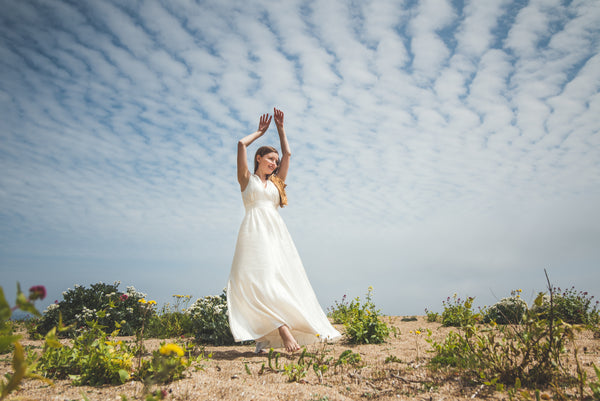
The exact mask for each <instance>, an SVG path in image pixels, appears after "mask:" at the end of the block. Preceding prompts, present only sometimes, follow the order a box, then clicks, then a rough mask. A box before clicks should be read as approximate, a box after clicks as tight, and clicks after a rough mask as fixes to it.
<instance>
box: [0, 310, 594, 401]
mask: <svg viewBox="0 0 600 401" xmlns="http://www.w3.org/2000/svg"><path fill="white" fill-rule="evenodd" d="M385 319H386V320H389V322H390V323H391V324H392V325H393V326H394V327H396V328H397V329H398V333H397V335H396V336H394V335H392V336H391V338H390V339H389V340H388V341H387V342H386V343H384V344H379V345H350V344H346V343H345V342H344V341H343V340H342V341H340V342H338V343H335V344H327V345H326V347H325V350H326V351H327V355H328V356H332V357H334V359H335V360H337V358H338V356H339V355H340V354H341V353H342V352H343V351H345V350H347V349H351V350H352V352H358V353H359V354H360V355H361V357H362V363H361V364H360V365H359V366H356V367H344V368H341V369H337V370H334V369H333V368H332V369H331V370H330V371H328V372H327V373H325V375H324V377H323V379H322V381H321V382H320V381H319V378H318V377H317V376H316V374H315V373H314V372H313V371H312V370H310V371H309V372H308V374H307V375H306V377H305V378H304V379H303V380H302V381H301V382H300V383H298V382H293V383H290V382H288V377H287V376H286V375H285V374H283V373H277V372H272V371H268V370H266V371H264V372H263V373H262V374H260V370H261V366H262V365H263V363H264V364H265V365H267V364H268V358H267V356H266V355H256V354H254V353H253V350H254V347H253V346H252V345H243V346H230V347H210V346H208V347H206V348H205V354H206V355H208V354H212V356H211V357H210V358H208V357H207V358H205V359H204V360H203V361H202V362H201V365H202V370H196V369H194V368H193V367H192V368H190V369H188V370H187V371H186V377H185V378H184V379H182V380H178V381H176V382H173V383H171V384H168V385H164V386H161V387H160V389H164V390H165V391H166V392H167V397H166V399H167V400H302V401H333V400H370V399H376V400H472V399H475V400H477V399H486V400H490V399H491V400H505V399H508V395H507V394H506V393H505V392H504V393H500V392H495V391H491V390H490V389H489V388H487V387H481V386H479V385H472V384H469V383H465V382H463V381H462V380H461V379H460V378H459V377H458V376H456V375H453V374H451V373H447V372H441V371H437V372H436V371H431V370H430V369H428V368H427V366H426V362H427V359H429V358H430V357H431V354H429V353H428V352H427V351H428V350H429V349H430V346H429V344H428V343H427V342H426V341H425V338H426V336H427V334H426V330H427V329H430V330H431V331H432V333H433V334H432V337H433V338H434V339H436V340H437V341H441V340H442V339H443V338H444V337H445V336H446V334H447V333H448V331H450V330H452V329H451V328H444V327H441V326H440V324H438V323H427V322H426V321H425V318H424V317H419V318H418V320H417V321H411V322H403V321H401V317H386V318H385ZM336 328H338V330H340V331H342V332H343V327H341V326H336ZM417 330H419V331H421V334H415V332H416V331H417ZM159 342H160V340H154V339H151V340H146V347H147V348H148V349H153V348H156V347H157V346H158V344H159ZM22 343H23V345H34V346H36V345H37V346H40V345H41V342H40V341H37V342H36V341H30V340H23V341H22ZM577 346H578V348H579V350H580V360H581V362H582V364H583V366H584V368H585V369H586V371H588V377H589V378H590V379H591V378H594V377H595V375H594V374H593V373H592V372H593V370H592V363H595V364H596V365H597V366H600V339H597V338H594V337H593V335H592V333H591V332H589V331H586V332H582V333H579V334H578V338H577ZM320 347H323V345H313V346H310V347H309V349H308V350H309V351H311V352H315V351H319V350H320ZM572 352H573V350H572V349H571V350H569V353H571V354H572ZM390 356H394V357H395V358H396V359H395V360H396V361H395V362H388V363H386V362H385V360H386V358H388V357H390ZM297 358H298V354H296V355H292V356H288V355H287V354H285V353H284V352H282V356H281V358H280V363H290V362H296V361H297ZM246 365H247V366H248V369H249V373H248V371H247V370H246ZM8 370H9V358H8V357H7V356H4V358H2V360H1V361H0V374H4V373H6V372H7V371H8ZM546 392H547V393H548V394H551V391H550V390H546ZM569 393H571V394H574V390H570V391H569ZM84 394H85V396H86V397H87V398H88V399H89V400H91V401H101V400H121V399H122V395H125V396H126V397H127V399H128V400H134V399H143V397H142V385H141V384H140V383H139V382H128V383H126V384H123V385H121V386H102V387H89V386H81V387H75V386H72V385H71V384H70V383H69V381H66V380H58V381H55V383H54V385H53V386H48V385H46V384H44V383H42V382H40V381H35V380H26V381H25V382H24V383H23V384H22V386H21V388H20V390H18V391H17V392H15V393H13V394H12V395H11V396H10V397H8V398H7V399H8V400H44V401H45V400H48V401H55V400H56V401H70V400H83V399H84Z"/></svg>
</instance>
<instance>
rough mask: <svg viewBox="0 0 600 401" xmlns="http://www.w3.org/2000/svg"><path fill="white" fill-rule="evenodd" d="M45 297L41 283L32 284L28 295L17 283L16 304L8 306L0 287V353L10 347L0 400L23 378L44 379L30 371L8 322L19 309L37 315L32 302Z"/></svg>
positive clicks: (0, 390)
mask: <svg viewBox="0 0 600 401" xmlns="http://www.w3.org/2000/svg"><path fill="white" fill-rule="evenodd" d="M45 297H46V288H45V287H44V286H41V285H36V286H33V287H31V288H30V289H29V297H26V296H25V294H24V293H23V292H22V291H21V285H20V284H19V283H17V300H16V302H15V303H16V306H14V307H12V308H11V307H10V305H9V304H8V302H7V301H6V297H5V296H4V289H3V288H2V287H0V354H2V353H5V352H8V351H10V350H11V349H12V351H13V357H12V369H13V371H12V373H6V374H5V378H6V381H4V379H2V380H0V400H3V399H4V398H6V397H7V396H8V395H9V394H10V393H11V392H12V391H14V390H16V389H17V388H18V387H19V384H20V383H21V381H22V380H23V379H24V378H34V379H41V380H45V379H44V378H42V377H40V376H38V375H35V374H34V373H33V372H32V367H33V365H32V364H31V362H30V361H28V360H27V355H26V354H25V350H24V348H23V346H22V345H21V343H20V342H19V340H20V339H21V336H19V335H14V334H13V326H12V324H11V323H10V322H9V319H10V317H11V316H12V313H13V312H14V311H15V310H17V309H20V310H22V311H23V312H27V313H31V314H33V315H34V316H39V315H40V313H39V312H38V310H37V309H36V308H35V306H34V305H33V302H34V301H36V300H38V299H44V298H45Z"/></svg>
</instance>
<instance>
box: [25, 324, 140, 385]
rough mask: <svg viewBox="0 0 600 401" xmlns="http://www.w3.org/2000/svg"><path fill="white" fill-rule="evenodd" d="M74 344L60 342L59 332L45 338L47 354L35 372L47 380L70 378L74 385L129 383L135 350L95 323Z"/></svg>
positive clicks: (51, 332)
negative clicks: (116, 339)
mask: <svg viewBox="0 0 600 401" xmlns="http://www.w3.org/2000/svg"><path fill="white" fill-rule="evenodd" d="M87 326H88V329H87V330H85V331H83V332H82V334H80V335H79V336H77V337H76V338H75V339H74V340H73V345H72V346H68V345H63V344H61V343H60V342H59V341H58V336H57V331H60V329H61V328H59V330H57V328H53V329H52V330H50V331H49V332H48V334H47V335H46V343H45V345H44V352H43V353H42V356H41V357H40V360H39V361H38V364H37V366H36V369H37V370H38V371H40V372H41V373H42V374H44V376H45V377H50V378H57V379H66V378H70V379H71V380H72V381H73V384H74V385H84V384H90V385H93V386H98V385H102V384H122V383H125V381H127V380H129V378H130V372H131V371H132V369H133V359H134V355H135V350H134V349H132V348H131V347H130V346H128V345H127V344H125V343H123V342H122V341H115V340H114V339H112V338H111V337H114V336H116V335H117V333H118V330H117V331H115V332H113V333H112V336H109V335H107V334H106V333H105V332H104V330H103V328H102V326H100V325H99V324H98V322H97V321H96V320H93V321H89V322H88V323H87Z"/></svg>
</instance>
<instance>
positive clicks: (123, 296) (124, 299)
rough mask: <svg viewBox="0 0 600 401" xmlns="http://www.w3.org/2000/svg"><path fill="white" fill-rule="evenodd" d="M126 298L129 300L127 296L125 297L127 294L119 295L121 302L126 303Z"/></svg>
mask: <svg viewBox="0 0 600 401" xmlns="http://www.w3.org/2000/svg"><path fill="white" fill-rule="evenodd" d="M127 298H129V295H127V294H121V296H120V297H119V299H120V300H121V301H126V300H127Z"/></svg>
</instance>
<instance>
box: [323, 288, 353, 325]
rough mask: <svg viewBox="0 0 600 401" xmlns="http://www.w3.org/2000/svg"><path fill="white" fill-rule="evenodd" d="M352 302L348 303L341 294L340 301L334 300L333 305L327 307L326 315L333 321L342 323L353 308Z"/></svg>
mask: <svg viewBox="0 0 600 401" xmlns="http://www.w3.org/2000/svg"><path fill="white" fill-rule="evenodd" d="M355 307H356V305H354V302H351V303H348V300H347V299H346V295H345V294H344V295H343V296H342V300H341V301H340V302H338V301H334V305H333V306H331V307H329V308H328V312H327V316H329V317H330V318H331V319H332V320H333V323H335V324H344V323H346V321H347V320H348V318H349V316H350V311H351V310H352V309H353V308H355Z"/></svg>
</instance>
